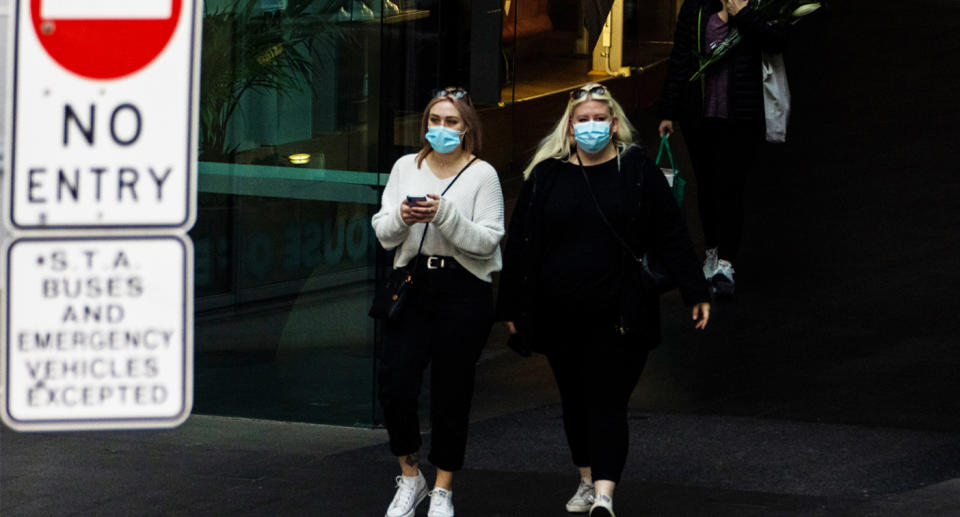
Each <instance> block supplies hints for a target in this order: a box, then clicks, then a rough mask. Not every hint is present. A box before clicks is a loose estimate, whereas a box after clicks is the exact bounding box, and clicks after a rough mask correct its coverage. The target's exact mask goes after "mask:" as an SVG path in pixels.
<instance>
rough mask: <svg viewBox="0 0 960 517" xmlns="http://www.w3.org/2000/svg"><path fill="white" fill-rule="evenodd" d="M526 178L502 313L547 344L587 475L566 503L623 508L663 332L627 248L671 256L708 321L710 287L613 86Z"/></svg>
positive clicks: (526, 345)
mask: <svg viewBox="0 0 960 517" xmlns="http://www.w3.org/2000/svg"><path fill="white" fill-rule="evenodd" d="M524 179H525V181H524V185H523V189H522V191H521V194H520V199H519V200H518V202H517V205H516V208H515V210H514V212H513V216H512V218H511V220H510V226H509V230H508V234H509V240H508V242H507V247H506V251H505V255H504V269H503V273H502V275H501V277H500V278H501V280H500V293H499V302H498V316H499V319H500V320H503V321H506V322H507V326H508V328H509V330H510V333H511V337H510V339H511V345H512V346H513V347H514V348H517V349H521V351H525V349H530V350H533V351H537V352H542V353H544V354H546V356H547V359H548V360H549V362H550V367H551V369H552V370H553V373H554V376H555V377H556V381H557V387H558V388H559V391H560V397H561V402H562V405H563V424H564V431H565V432H566V435H567V442H568V444H569V446H570V451H571V454H572V456H573V463H574V464H575V465H576V466H577V467H578V469H579V471H580V478H581V481H580V485H579V486H578V488H577V491H576V493H575V494H574V496H573V497H572V498H571V499H570V500H569V501H568V502H567V506H566V508H567V511H570V512H586V511H588V510H589V511H590V514H591V515H613V507H612V504H613V501H612V497H613V490H614V487H615V485H616V483H617V482H618V481H619V480H620V475H621V472H622V470H623V466H624V462H625V460H626V455H627V438H628V428H627V404H628V401H629V399H630V394H631V393H632V392H633V389H634V387H635V386H636V384H637V381H638V379H639V377H640V372H641V371H642V370H643V366H644V363H645V362H646V358H647V352H648V351H649V350H650V349H651V348H653V347H655V346H656V345H657V344H658V343H659V340H660V327H659V325H660V323H659V299H658V294H657V293H656V292H642V291H641V287H640V286H639V285H637V283H636V282H633V281H631V278H633V274H632V273H633V272H634V271H636V270H635V269H630V268H633V267H634V266H635V265H634V264H631V261H632V259H628V255H629V254H630V253H633V254H636V256H641V255H642V254H643V253H644V252H647V251H650V252H656V253H657V255H658V256H659V257H661V259H662V261H663V263H664V265H665V266H666V267H667V269H668V270H669V272H670V273H672V274H673V276H674V277H675V278H676V280H677V283H678V284H679V287H680V292H681V294H682V296H683V299H684V301H685V302H686V303H688V304H689V305H692V306H693V310H692V316H693V320H694V321H696V327H697V328H700V329H702V328H704V327H705V326H706V324H707V319H708V318H709V313H710V312H709V311H710V304H709V303H707V302H708V300H709V299H710V293H709V286H708V284H707V283H706V281H704V279H703V277H702V276H700V271H699V262H698V260H697V257H696V255H695V254H694V251H693V245H692V243H691V241H690V237H689V235H688V233H687V228H686V223H685V222H684V220H683V217H682V216H681V214H680V210H679V208H678V207H677V204H676V202H675V201H674V198H673V196H672V194H671V192H670V190H669V187H668V186H667V182H666V179H665V178H664V176H663V174H662V173H661V172H660V169H659V168H657V167H656V166H655V165H654V164H653V162H652V161H651V160H650V159H649V158H648V157H647V156H646V154H645V153H644V151H643V149H641V148H639V147H637V146H636V145H634V144H633V130H632V129H631V126H630V122H629V121H628V120H627V118H626V116H625V115H624V113H623V110H622V109H621V107H620V105H619V104H618V103H617V102H616V101H615V100H614V99H613V98H612V97H611V96H610V93H609V92H608V91H607V89H606V88H605V87H603V86H601V85H599V84H588V85H586V86H584V87H583V88H578V89H576V90H574V91H572V92H571V96H570V101H569V102H568V104H567V109H566V111H565V112H564V115H563V117H562V118H561V119H560V121H559V122H558V124H557V126H556V127H555V129H554V130H553V132H552V133H551V134H550V135H549V136H548V137H547V138H545V139H544V140H543V142H542V143H541V144H540V147H539V148H538V150H537V153H536V154H535V156H534V159H533V161H532V162H531V164H530V166H529V167H528V168H527V170H526V171H525V172H524ZM621 239H622V241H621ZM627 248H629V249H630V251H629V252H628V251H627ZM631 294H639V296H636V297H635V298H632V299H640V300H641V302H640V303H639V304H637V305H638V306H639V307H640V310H638V311H635V315H636V313H639V318H638V319H639V322H640V324H639V325H638V326H634V328H636V329H637V331H636V332H633V333H629V334H627V335H623V332H622V331H623V322H622V320H621V316H623V312H624V305H623V304H622V303H621V300H623V299H631V298H629V297H628V296H624V295H631ZM631 312H633V311H631ZM637 327H638V328H637Z"/></svg>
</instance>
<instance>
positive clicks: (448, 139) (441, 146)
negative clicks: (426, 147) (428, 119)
mask: <svg viewBox="0 0 960 517" xmlns="http://www.w3.org/2000/svg"><path fill="white" fill-rule="evenodd" d="M427 142H430V147H433V150H434V151H436V152H438V153H443V154H446V153H449V152H452V151H453V150H454V149H456V148H457V146H459V145H460V132H459V131H457V130H455V129H450V128H448V127H444V126H430V127H428V128H427Z"/></svg>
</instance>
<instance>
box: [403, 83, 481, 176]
mask: <svg viewBox="0 0 960 517" xmlns="http://www.w3.org/2000/svg"><path fill="white" fill-rule="evenodd" d="M444 101H449V102H450V103H452V104H453V107H454V108H456V110H457V112H458V113H459V114H460V120H462V121H463V126H464V128H463V129H464V131H465V133H464V134H463V137H461V143H460V146H461V147H463V150H464V151H466V152H467V153H469V154H474V155H476V154H480V146H481V145H482V144H483V127H482V126H481V124H480V115H478V114H477V110H476V108H474V107H473V101H472V100H470V97H469V96H464V97H462V98H457V97H454V96H452V95H444V96H442V97H434V98H433V99H431V100H430V102H428V103H427V107H426V108H424V109H423V118H421V119H420V152H418V153H417V168H418V169H419V168H420V164H422V163H423V160H424V159H425V158H426V157H427V155H428V154H430V153H432V152H433V148H432V147H430V143H429V142H427V125H428V123H429V121H430V110H431V109H433V107H434V106H436V105H437V104H439V103H441V102H444Z"/></svg>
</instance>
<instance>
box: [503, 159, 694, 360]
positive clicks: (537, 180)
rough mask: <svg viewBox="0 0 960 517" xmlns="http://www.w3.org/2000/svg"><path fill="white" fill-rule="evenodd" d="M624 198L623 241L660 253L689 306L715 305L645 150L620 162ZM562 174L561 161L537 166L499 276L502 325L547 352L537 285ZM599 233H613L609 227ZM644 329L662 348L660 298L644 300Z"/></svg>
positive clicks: (650, 343) (645, 342) (648, 342)
mask: <svg viewBox="0 0 960 517" xmlns="http://www.w3.org/2000/svg"><path fill="white" fill-rule="evenodd" d="M621 160H622V161H621V171H622V172H623V174H622V175H621V178H622V180H623V184H624V185H623V189H622V192H623V194H624V196H626V201H627V204H626V205H625V206H628V207H630V216H629V217H630V227H631V228H633V230H634V231H632V232H631V233H629V234H627V235H623V238H624V239H626V240H627V241H628V243H629V244H630V247H631V249H632V251H633V252H634V253H636V254H637V255H638V256H639V255H642V254H643V253H644V252H645V251H648V250H656V251H657V252H658V253H659V256H660V257H661V259H662V260H663V263H664V266H666V267H667V269H668V270H669V272H670V273H672V274H673V276H674V277H675V278H676V280H677V283H678V284H679V287H680V293H681V295H682V297H683V300H684V302H686V303H687V304H689V305H694V304H696V303H700V302H706V301H709V300H710V291H709V285H708V284H707V282H706V280H705V279H704V278H703V273H702V272H701V270H700V262H699V260H698V259H697V256H696V254H695V253H694V250H693V243H692V242H691V240H690V234H689V233H688V231H687V223H686V220H685V219H684V217H683V215H682V214H681V212H680V209H679V207H678V206H677V203H676V201H675V200H674V198H673V193H672V192H671V191H670V187H669V186H668V185H667V180H666V178H665V177H664V175H663V173H662V172H661V171H660V168H659V167H657V166H656V165H655V164H654V163H653V160H651V159H650V158H649V157H647V155H646V153H645V152H644V150H643V149H642V148H640V147H631V148H630V149H628V150H627V151H626V152H624V153H623V156H622V159H621ZM559 170H560V162H559V161H558V160H553V159H551V160H546V161H544V162H541V163H540V164H538V165H537V166H536V167H535V168H534V169H533V172H532V173H531V174H530V177H529V178H528V179H527V180H526V181H525V182H524V185H523V189H522V190H521V192H520V198H519V199H518V200H517V205H516V207H515V208H514V211H513V215H512V216H511V218H510V226H509V228H508V230H507V235H508V240H507V245H506V249H505V251H504V257H503V272H502V273H501V275H500V290H499V294H498V300H497V319H498V320H501V321H513V322H514V323H515V324H516V325H517V328H518V330H519V331H520V333H521V334H523V335H524V342H525V344H526V345H527V346H528V347H530V348H531V349H533V350H534V351H538V352H543V351H544V350H543V346H541V344H540V343H538V340H537V338H536V336H537V335H538V334H540V332H539V329H537V328H535V326H534V320H535V318H533V317H532V315H533V313H534V310H535V308H536V307H538V302H539V301H538V300H537V299H536V298H537V293H538V292H539V289H538V287H537V285H536V282H537V278H538V277H539V275H538V269H539V266H540V263H541V260H540V257H541V256H542V254H543V249H542V243H541V236H542V233H543V232H542V229H541V221H542V216H543V211H544V204H545V200H546V199H547V197H548V196H550V192H551V188H552V187H553V185H554V184H555V182H556V178H557V174H558V172H559ZM597 231H609V230H608V229H607V228H605V227H601V228H597ZM644 300H645V303H644V318H643V320H644V324H643V325H642V328H643V331H642V333H641V336H640V340H641V341H642V343H641V345H642V346H646V347H649V348H653V347H655V346H657V345H658V344H659V343H660V302H659V296H658V295H657V294H655V293H650V294H646V295H645V296H644Z"/></svg>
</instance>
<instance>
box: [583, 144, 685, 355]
mask: <svg viewBox="0 0 960 517" xmlns="http://www.w3.org/2000/svg"><path fill="white" fill-rule="evenodd" d="M577 164H578V165H579V166H580V172H581V173H583V181H584V182H586V184H587V192H589V193H590V199H592V200H593V204H594V206H595V207H596V208H597V213H599V214H600V220H602V221H603V224H605V225H606V226H607V228H608V229H609V230H610V232H611V233H612V234H613V236H614V238H616V239H617V242H619V243H620V247H622V248H623V251H624V259H623V270H622V272H623V280H624V281H623V282H622V283H621V288H620V317H619V321H618V323H617V329H616V330H617V332H618V333H619V334H620V335H621V336H628V335H633V334H636V333H638V332H639V331H640V325H642V323H643V321H642V319H643V316H642V312H643V306H644V300H643V298H644V297H645V296H647V295H648V294H649V293H655V294H656V295H658V296H659V295H661V294H663V293H665V292H667V291H670V290H672V289H674V288H675V287H677V282H676V280H675V279H674V278H673V276H672V275H670V273H669V272H668V271H667V269H666V268H665V267H664V266H663V263H662V261H661V260H660V259H659V257H658V256H657V255H656V254H651V253H650V252H646V253H644V254H643V256H642V257H639V256H637V254H636V253H634V252H633V249H632V248H631V247H630V245H629V244H628V243H627V241H626V240H625V239H624V238H623V237H622V236H620V234H619V233H618V232H617V230H616V228H614V227H613V225H612V224H610V221H609V220H608V219H607V216H606V215H605V214H604V213H603V209H602V208H601V207H600V202H599V201H597V196H596V195H595V194H594V193H593V187H592V186H591V185H590V178H589V177H588V176H587V170H586V168H584V166H583V162H582V161H581V160H580V154H579V153H577ZM619 169H620V155H619V153H618V154H617V170H619ZM642 188H643V171H640V190H641V191H642Z"/></svg>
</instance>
